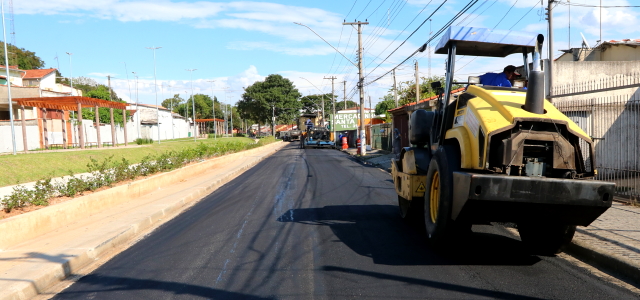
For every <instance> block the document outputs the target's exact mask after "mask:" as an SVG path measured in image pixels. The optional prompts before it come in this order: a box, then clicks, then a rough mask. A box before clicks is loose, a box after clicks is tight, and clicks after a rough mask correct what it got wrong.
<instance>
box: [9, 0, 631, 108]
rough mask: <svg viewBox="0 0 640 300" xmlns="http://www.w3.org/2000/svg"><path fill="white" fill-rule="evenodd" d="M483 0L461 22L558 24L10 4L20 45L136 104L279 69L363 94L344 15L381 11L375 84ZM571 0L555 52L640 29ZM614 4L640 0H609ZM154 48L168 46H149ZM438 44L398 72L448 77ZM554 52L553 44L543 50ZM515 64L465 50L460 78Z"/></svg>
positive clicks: (426, 8) (236, 89)
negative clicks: (434, 51)
mask: <svg viewBox="0 0 640 300" xmlns="http://www.w3.org/2000/svg"><path fill="white" fill-rule="evenodd" d="M5 2H7V3H8V1H5ZM474 2H475V5H473V6H472V7H471V8H470V9H469V10H468V11H467V12H466V13H465V14H463V15H461V16H460V17H459V18H458V19H457V20H456V21H455V22H454V23H453V25H459V26H474V27H485V28H495V29H510V30H521V31H529V32H535V33H541V34H545V37H546V35H547V28H548V27H547V21H546V20H545V15H544V13H545V11H544V9H543V7H546V6H547V0H544V1H540V0H477V1H476V0H472V1H469V0H448V1H444V0H342V1H334V0H325V1H277V2H276V1H274V2H268V1H255V2H244V1H180V0H155V1H145V0H131V1H124V0H13V17H11V16H10V14H9V11H10V9H9V8H10V7H8V6H7V7H5V12H6V13H7V22H9V21H10V20H11V19H13V26H14V28H15V31H14V32H15V34H14V35H13V36H11V35H9V36H8V37H7V39H8V40H9V42H12V41H13V40H14V39H15V44H16V45H17V46H18V47H20V48H25V49H27V50H30V51H33V52H35V53H36V54H37V55H38V56H39V57H41V58H42V59H43V60H44V61H45V65H46V67H47V68H58V69H59V70H60V71H61V73H62V74H63V76H67V77H68V76H73V77H79V76H84V77H90V78H93V79H95V80H96V81H98V82H100V83H105V84H106V82H107V76H108V75H110V76H112V80H111V85H112V87H113V89H114V90H115V91H116V93H117V94H118V96H120V97H121V98H123V99H124V100H126V101H128V102H131V103H134V102H136V100H137V101H139V103H147V104H155V103H156V89H157V99H158V100H157V101H158V102H157V103H158V104H159V103H161V102H162V100H163V99H166V98H169V97H171V95H173V94H180V96H181V97H182V98H187V97H188V96H189V95H190V94H191V93H192V91H193V93H196V94H197V93H203V94H207V95H215V96H216V97H217V98H218V100H220V101H222V102H225V103H230V104H233V103H236V102H237V101H238V100H239V99H240V98H241V94H242V93H243V88H244V87H247V86H249V85H251V84H253V83H254V82H256V81H261V80H264V78H265V77H266V76H268V75H270V74H280V75H282V76H284V77H286V78H289V79H290V80H291V81H293V83H294V84H295V86H296V87H297V88H298V89H299V90H300V91H301V92H302V94H303V95H308V94H317V93H321V92H323V93H331V80H328V79H324V78H325V77H336V78H337V79H336V80H335V91H336V94H337V95H338V99H339V101H342V100H343V87H344V86H345V84H343V81H346V94H347V99H349V100H353V101H356V102H357V101H358V100H359V96H358V93H357V91H356V83H357V80H358V73H357V70H358V69H357V67H355V66H354V64H353V63H355V62H357V39H358V35H357V28H355V27H354V26H351V25H342V23H343V21H344V20H347V22H354V21H355V20H358V21H363V22H364V21H367V22H369V25H363V26H362V27H363V28H362V41H363V47H364V55H363V58H364V60H363V62H364V66H365V71H364V74H365V75H366V76H365V83H369V82H371V81H373V80H375V79H377V78H378V77H380V76H381V75H384V74H385V73H387V72H389V71H390V70H391V69H393V68H394V67H396V66H398V65H399V64H400V63H401V62H402V61H403V60H405V59H406V58H407V57H409V56H410V55H411V54H412V53H413V52H414V51H415V50H416V49H418V48H419V47H420V46H421V45H423V44H425V43H426V42H427V41H428V40H429V39H430V35H433V34H435V33H437V32H438V31H439V30H440V29H441V28H443V27H444V26H446V23H447V22H449V21H450V20H451V19H452V18H454V17H455V16H456V14H458V13H459V12H460V11H461V10H462V9H463V8H464V7H465V6H466V5H467V4H469V3H474ZM570 3H571V4H572V5H573V6H569V5H567V4H569V1H568V0H562V1H560V2H559V3H558V4H556V5H555V7H554V9H553V20H554V51H553V55H554V57H557V56H559V55H560V54H561V53H562V52H560V51H559V50H562V49H568V48H569V46H571V47H580V46H581V43H582V37H581V35H580V34H581V33H582V34H583V35H584V36H585V39H586V41H587V43H589V45H590V46H592V47H593V46H595V45H596V44H597V41H599V40H600V36H602V39H603V40H620V39H635V38H640V26H639V25H640V24H639V23H640V21H638V19H639V18H638V16H639V15H640V8H639V7H615V8H613V7H607V8H602V9H600V8H599V7H586V6H583V5H585V4H586V5H594V6H598V5H599V3H600V0H571V1H570ZM5 4H6V3H5ZM603 5H605V6H630V5H640V1H639V0H606V1H603ZM569 8H570V13H569ZM295 23H300V24H303V25H306V27H305V26H301V25H298V24H295ZM8 24H9V23H8ZM421 24H423V25H422V26H421ZM569 26H570V28H571V29H570V30H569ZM312 30H313V31H312ZM314 32H315V33H314ZM325 41H326V42H325ZM438 41H439V36H436V37H434V38H433V41H432V42H431V43H430V45H431V47H434V46H435V45H436V44H437V42H438ZM546 41H548V39H546V40H545V42H546ZM547 45H548V43H547ZM152 47H161V48H159V49H157V50H155V51H154V50H151V49H147V48H152ZM336 49H337V50H336ZM431 49H432V48H431ZM338 51H339V52H340V53H338ZM154 52H155V60H154ZM428 52H429V51H425V52H423V53H418V54H417V55H416V56H414V57H413V58H411V59H409V60H407V61H406V62H405V63H404V64H402V65H400V66H399V67H398V68H397V69H396V76H397V81H398V82H403V81H407V80H412V79H413V78H414V62H415V61H417V63H418V65H419V73H420V76H425V77H426V76H428V75H429V74H431V75H440V76H443V75H444V71H445V70H444V63H445V56H446V55H440V54H431V55H428ZM431 52H432V51H431ZM67 53H72V54H71V55H68V54H67ZM343 55H344V56H345V57H346V58H345V57H343ZM547 56H548V54H547V52H546V51H545V53H544V54H543V58H546V57H547ZM154 61H155V64H154ZM508 64H514V65H522V55H517V54H516V55H512V56H509V57H507V58H473V57H461V56H459V57H458V59H457V60H456V77H457V78H459V79H466V77H467V76H469V75H479V74H483V73H485V72H489V71H494V72H496V71H497V72H501V71H502V68H504V66H506V65H508ZM429 65H430V66H431V68H429ZM193 69H195V70H194V71H187V70H193ZM133 72H135V73H133ZM154 75H155V78H154ZM136 76H137V78H136ZM392 85H393V78H392V77H391V74H390V73H389V74H387V75H385V76H384V77H382V78H380V79H379V80H377V81H375V82H373V83H370V84H368V85H367V86H366V89H365V92H366V97H365V98H366V99H367V102H366V105H368V98H369V97H371V101H372V103H373V105H374V106H375V104H376V103H377V102H379V101H380V99H381V98H382V97H383V96H384V95H385V94H387V93H388V92H389V90H390V89H391V87H392ZM136 95H137V96H136Z"/></svg>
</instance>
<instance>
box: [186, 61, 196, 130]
mask: <svg viewBox="0 0 640 300" xmlns="http://www.w3.org/2000/svg"><path fill="white" fill-rule="evenodd" d="M195 70H197V69H187V71H189V73H190V74H191V105H192V106H193V109H192V110H193V141H194V142H195V141H196V136H197V134H196V101H195V99H193V71H195ZM187 106H188V105H187Z"/></svg>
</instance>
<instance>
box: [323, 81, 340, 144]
mask: <svg viewBox="0 0 640 300" xmlns="http://www.w3.org/2000/svg"><path fill="white" fill-rule="evenodd" d="M324 79H331V105H332V106H333V115H331V131H332V132H333V142H334V143H336V126H335V123H336V121H335V120H336V90H335V87H334V85H333V81H334V80H336V79H338V78H337V77H335V76H331V77H329V78H327V77H324ZM334 146H335V144H334Z"/></svg>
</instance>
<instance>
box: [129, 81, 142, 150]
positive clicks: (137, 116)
mask: <svg viewBox="0 0 640 300" xmlns="http://www.w3.org/2000/svg"><path fill="white" fill-rule="evenodd" d="M131 73H133V77H135V78H136V119H138V122H137V123H138V138H140V112H139V111H138V73H136V72H131Z"/></svg>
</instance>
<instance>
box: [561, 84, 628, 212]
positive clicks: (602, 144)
mask: <svg viewBox="0 0 640 300" xmlns="http://www.w3.org/2000/svg"><path fill="white" fill-rule="evenodd" d="M554 105H555V106H556V107H557V108H558V109H559V110H560V111H561V112H563V113H564V114H565V115H567V116H568V117H569V118H570V119H571V120H573V121H574V122H575V123H576V124H578V126H580V128H582V130H584V132H585V133H586V134H587V135H589V136H590V137H591V139H592V140H593V144H594V148H595V156H596V166H595V168H596V170H597V171H598V174H597V175H596V179H598V180H604V181H610V182H615V183H616V194H617V196H622V197H624V198H629V199H634V200H636V199H638V198H640V157H638V156H639V155H640V97H638V96H637V95H635V94H632V95H620V96H607V97H597V98H591V99H584V100H570V101H559V102H556V103H554ZM580 146H581V150H582V154H583V157H584V159H585V161H586V162H587V164H588V165H587V168H588V169H591V165H590V153H589V150H588V148H587V147H586V146H587V143H586V142H584V141H581V143H580Z"/></svg>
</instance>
